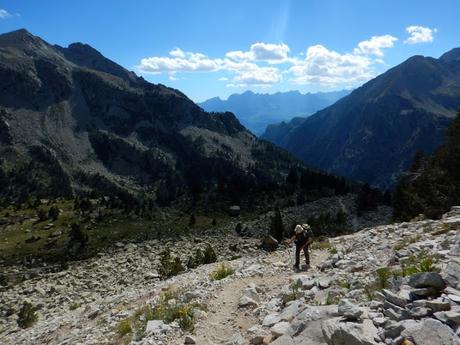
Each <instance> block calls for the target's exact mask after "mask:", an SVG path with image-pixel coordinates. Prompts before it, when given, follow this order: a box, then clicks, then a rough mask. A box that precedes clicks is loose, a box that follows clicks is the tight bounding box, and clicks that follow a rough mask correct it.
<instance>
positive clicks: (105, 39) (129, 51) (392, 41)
mask: <svg viewBox="0 0 460 345" xmlns="http://www.w3.org/2000/svg"><path fill="white" fill-rule="evenodd" d="M459 13H460V1H458V0H451V1H448V0H446V1H441V0H440V1H427V0H417V1H412V0H405V1H399V0H398V1H397V0H386V1H378V0H372V1H371V0H361V1H358V0H350V1H344V0H318V1H308V0H291V1H290V0H285V1H281V0H277V1H275V0H251V1H249V0H244V1H243V0H232V1H224V0H181V1H179V0H167V1H166V0H165V1H159V0H156V1H154V0H150V1H147V0H145V1H142V0H136V1H117V0H111V1H108V0H91V1H86V0H79V1H63V0H60V1H55V0H44V1H35V0H29V1H25V0H9V1H8V0H7V1H2V0H0V32H2V33H3V32H8V31H11V30H15V29H18V28H26V29H27V30H29V31H30V32H32V33H33V34H35V35H38V36H40V37H42V38H44V39H45V40H47V41H48V42H50V43H53V44H59V45H62V46H67V45H68V44H70V43H72V42H84V43H88V44H90V45H91V46H93V47H95V48H96V49H98V50H99V51H100V52H101V53H103V54H104V55H105V56H107V57H109V58H110V59H112V60H114V61H116V62H117V63H119V64H121V65H123V66H124V67H126V68H128V69H130V70H134V71H135V72H136V73H138V74H140V75H142V76H144V78H146V79H147V80H149V81H151V82H154V83H162V84H165V85H168V86H171V87H174V88H177V89H180V90H181V91H183V92H184V93H186V94H187V95H188V96H189V97H190V98H192V99H193V100H195V101H203V100H205V99H207V98H210V97H214V96H220V97H222V98H225V97H227V96H228V95H230V94H231V93H235V92H238V93H239V92H243V91H245V90H248V89H250V90H253V91H256V92H267V93H273V92H277V91H288V90H299V91H301V92H316V91H328V90H337V89H342V88H351V87H356V86H359V85H360V84H362V83H363V82H365V81H366V80H369V79H370V78H372V77H373V76H375V75H378V74H379V73H382V72H384V71H385V70H387V69H388V68H391V67H392V66H394V65H396V64H398V63H400V62H402V61H404V60H405V59H407V58H408V57H410V56H412V55H416V54H421V55H427V56H433V57H438V56H440V55H441V54H442V53H444V52H446V51H448V50H450V49H452V48H454V47H459V46H460V30H459V26H458V22H459Z"/></svg>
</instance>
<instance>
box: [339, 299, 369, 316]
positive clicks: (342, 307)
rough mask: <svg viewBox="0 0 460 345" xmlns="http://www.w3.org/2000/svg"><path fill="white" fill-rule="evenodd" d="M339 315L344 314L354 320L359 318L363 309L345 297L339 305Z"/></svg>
mask: <svg viewBox="0 0 460 345" xmlns="http://www.w3.org/2000/svg"><path fill="white" fill-rule="evenodd" d="M338 312H339V315H341V316H343V317H344V318H345V319H346V320H350V321H354V320H358V319H359V317H360V316H361V315H362V313H363V311H362V310H361V309H359V307H358V306H357V305H355V304H353V303H351V302H350V301H349V300H348V299H346V298H343V299H342V300H341V301H340V303H339V306H338Z"/></svg>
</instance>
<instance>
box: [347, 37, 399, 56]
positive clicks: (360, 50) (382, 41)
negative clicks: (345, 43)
mask: <svg viewBox="0 0 460 345" xmlns="http://www.w3.org/2000/svg"><path fill="white" fill-rule="evenodd" d="M397 40H398V39H397V38H396V37H394V36H391V35H382V36H372V37H371V38H370V39H369V40H366V41H362V42H359V43H358V46H357V47H356V48H355V49H354V53H355V54H363V55H375V56H377V57H379V58H382V57H383V55H384V54H383V50H382V49H383V48H392V47H393V46H394V42H396V41H397Z"/></svg>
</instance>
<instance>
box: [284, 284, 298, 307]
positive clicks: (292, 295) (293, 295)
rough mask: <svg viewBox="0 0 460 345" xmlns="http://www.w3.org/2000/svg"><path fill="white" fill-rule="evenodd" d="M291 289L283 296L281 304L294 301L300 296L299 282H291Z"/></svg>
mask: <svg viewBox="0 0 460 345" xmlns="http://www.w3.org/2000/svg"><path fill="white" fill-rule="evenodd" d="M290 288H291V291H290V292H289V293H287V294H285V295H284V296H283V304H287V303H289V302H291V301H295V300H296V299H299V298H300V297H302V295H301V293H300V284H296V283H294V284H292V285H291V286H290Z"/></svg>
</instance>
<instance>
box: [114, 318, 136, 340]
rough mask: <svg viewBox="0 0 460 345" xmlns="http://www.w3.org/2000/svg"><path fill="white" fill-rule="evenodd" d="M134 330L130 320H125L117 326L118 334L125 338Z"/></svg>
mask: <svg viewBox="0 0 460 345" xmlns="http://www.w3.org/2000/svg"><path fill="white" fill-rule="evenodd" d="M132 331H133V330H132V328H131V320H130V319H125V320H122V321H120V323H119V324H118V326H117V332H118V334H119V335H120V336H124V335H126V334H128V333H131V332H132Z"/></svg>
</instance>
